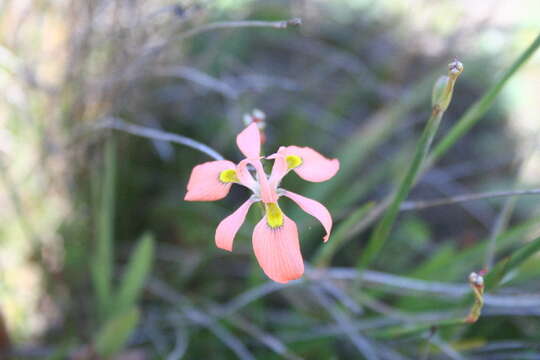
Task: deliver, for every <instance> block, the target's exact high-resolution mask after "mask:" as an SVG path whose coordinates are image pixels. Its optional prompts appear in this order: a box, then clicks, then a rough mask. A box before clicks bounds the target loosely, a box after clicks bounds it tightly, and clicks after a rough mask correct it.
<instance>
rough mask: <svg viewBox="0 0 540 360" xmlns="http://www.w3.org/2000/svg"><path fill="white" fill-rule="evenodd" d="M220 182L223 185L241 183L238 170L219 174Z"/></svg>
mask: <svg viewBox="0 0 540 360" xmlns="http://www.w3.org/2000/svg"><path fill="white" fill-rule="evenodd" d="M219 181H221V182H222V183H233V182H240V179H238V175H237V174H236V170H234V169H227V170H223V171H222V172H220V173H219Z"/></svg>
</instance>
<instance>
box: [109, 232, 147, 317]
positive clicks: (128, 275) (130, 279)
mask: <svg viewBox="0 0 540 360" xmlns="http://www.w3.org/2000/svg"><path fill="white" fill-rule="evenodd" d="M153 258H154V239H153V237H152V235H150V234H148V233H147V234H144V235H143V236H142V237H141V239H140V240H139V243H138V244H137V248H136V249H135V251H134V252H133V255H132V256H131V258H130V261H129V264H128V265H127V269H126V272H125V274H124V276H123V278H122V281H121V283H120V288H119V290H118V294H117V297H116V301H115V304H114V309H115V311H116V312H123V311H125V310H126V309H128V308H130V307H132V306H134V305H135V303H136V301H137V298H138V297H139V295H140V293H141V291H142V289H143V286H144V283H145V281H146V279H147V277H148V274H149V273H150V271H151V268H152V260H153Z"/></svg>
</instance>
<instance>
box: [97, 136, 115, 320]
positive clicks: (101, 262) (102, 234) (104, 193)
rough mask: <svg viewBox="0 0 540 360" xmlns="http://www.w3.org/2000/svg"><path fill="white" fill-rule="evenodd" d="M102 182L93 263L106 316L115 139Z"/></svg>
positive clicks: (109, 148) (100, 311) (99, 303)
mask: <svg viewBox="0 0 540 360" xmlns="http://www.w3.org/2000/svg"><path fill="white" fill-rule="evenodd" d="M104 173H105V175H104V182H103V186H102V190H101V199H100V204H99V213H98V214H97V220H98V224H97V226H98V229H97V238H96V250H95V255H94V259H93V263H92V280H93V283H94V287H95V291H96V297H97V308H98V309H97V310H98V314H99V316H100V317H101V318H105V317H106V314H107V312H108V309H109V306H110V303H111V280H112V266H113V264H112V262H113V244H112V242H113V231H114V227H113V219H114V197H115V191H114V186H115V185H114V184H115V177H116V149H115V145H114V140H113V139H112V138H109V139H108V140H107V143H106V146H105V170H104Z"/></svg>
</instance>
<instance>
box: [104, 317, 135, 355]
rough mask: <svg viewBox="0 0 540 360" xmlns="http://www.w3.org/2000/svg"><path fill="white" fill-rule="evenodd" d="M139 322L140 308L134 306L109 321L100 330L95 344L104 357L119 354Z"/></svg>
mask: <svg viewBox="0 0 540 360" xmlns="http://www.w3.org/2000/svg"><path fill="white" fill-rule="evenodd" d="M138 322H139V310H137V308H136V307H132V308H130V309H128V310H127V311H124V312H123V313H120V314H119V315H117V316H115V317H113V318H111V320H109V321H107V322H106V323H105V325H104V326H103V328H102V329H101V331H99V332H98V334H97V337H96V340H95V343H94V346H95V350H96V352H97V353H98V354H99V355H100V356H102V357H103V358H112V357H113V356H114V355H116V354H118V353H119V352H120V351H121V350H122V348H123V347H124V344H125V343H126V341H127V339H128V338H129V336H130V335H131V333H132V332H133V329H134V328H135V326H137V323H138Z"/></svg>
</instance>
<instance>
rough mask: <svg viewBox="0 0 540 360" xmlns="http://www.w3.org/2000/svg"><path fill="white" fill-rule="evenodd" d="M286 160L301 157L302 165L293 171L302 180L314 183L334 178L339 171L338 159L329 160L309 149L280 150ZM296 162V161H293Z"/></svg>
mask: <svg viewBox="0 0 540 360" xmlns="http://www.w3.org/2000/svg"><path fill="white" fill-rule="evenodd" d="M279 153H281V154H283V155H284V156H285V158H287V157H288V156H298V157H300V160H301V162H300V164H299V165H295V167H293V168H292V169H293V170H294V171H295V172H296V173H297V174H298V176H300V177H301V178H302V179H304V180H307V181H312V182H322V181H326V180H328V179H330V178H332V177H333V176H334V175H336V173H337V172H338V170H339V160H338V159H328V158H326V157H324V156H323V155H321V154H319V153H318V152H317V151H315V150H313V149H312V148H309V147H299V146H286V147H281V148H280V149H279ZM292 160H295V159H292Z"/></svg>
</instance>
